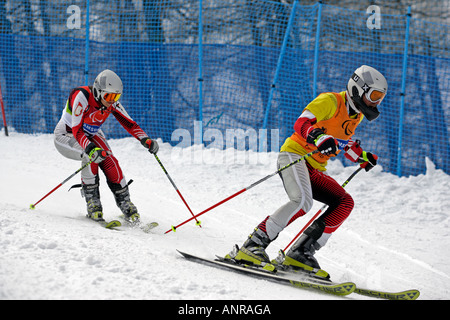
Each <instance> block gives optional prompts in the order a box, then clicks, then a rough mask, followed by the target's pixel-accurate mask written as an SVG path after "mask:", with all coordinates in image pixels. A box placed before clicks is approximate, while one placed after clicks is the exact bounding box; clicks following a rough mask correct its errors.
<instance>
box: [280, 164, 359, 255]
mask: <svg viewBox="0 0 450 320" xmlns="http://www.w3.org/2000/svg"><path fill="white" fill-rule="evenodd" d="M361 169H362V167H359V168H358V169H356V170H355V172H353V173H352V174H351V175H350V177H348V178H347V180H345V181H344V183H343V184H342V188H345V186H346V185H347V184H348V183H349V182H350V180H352V179H353V177H354V176H356V174H357V173H358V172H360V171H361ZM326 207H327V205H326V204H324V205H323V206H322V208H320V209H319V211H317V212H316V214H315V215H314V217H312V218H311V220H309V221H308V223H307V224H305V226H304V227H303V229H302V230H300V232H299V233H297V235H296V236H295V237H294V239H292V241H291V242H289V244H288V245H287V246H286V248H284V252H286V251H287V249H288V248H289V247H290V246H291V244H292V243H293V242H294V241H295V240H297V238H298V237H299V236H300V235H301V234H302V233H303V231H305V229H306V228H308V227H309V225H310V224H311V223H312V222H313V221H314V220H316V218H317V216H318V215H319V214H321V213H322V211H323V210H325V208H326Z"/></svg>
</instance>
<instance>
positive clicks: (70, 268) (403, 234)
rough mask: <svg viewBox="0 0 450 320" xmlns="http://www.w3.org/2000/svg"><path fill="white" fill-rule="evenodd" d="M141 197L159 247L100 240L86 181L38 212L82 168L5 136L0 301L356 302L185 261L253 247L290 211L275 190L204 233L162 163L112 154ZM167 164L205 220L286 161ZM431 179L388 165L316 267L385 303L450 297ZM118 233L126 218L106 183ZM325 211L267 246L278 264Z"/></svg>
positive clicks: (448, 219)
mask: <svg viewBox="0 0 450 320" xmlns="http://www.w3.org/2000/svg"><path fill="white" fill-rule="evenodd" d="M110 145H111V147H112V149H113V151H114V153H115V155H116V157H117V158H118V159H119V162H120V164H121V166H122V169H123V171H124V174H125V176H126V178H127V179H133V180H134V182H133V183H132V184H131V185H130V191H131V199H132V201H133V202H134V203H135V205H136V206H137V207H138V209H139V211H140V214H141V218H142V220H143V221H144V222H151V221H157V222H158V223H159V227H157V228H155V229H153V230H152V231H151V233H144V232H142V231H141V230H138V229H130V228H127V227H121V229H122V230H123V231H114V230H107V229H104V228H101V227H100V226H99V225H97V224H96V223H95V222H92V221H90V220H88V219H87V218H86V217H85V211H86V208H85V202H84V199H83V198H81V196H80V191H79V189H72V190H71V191H70V192H68V189H69V187H70V186H71V185H73V184H77V183H80V176H79V175H77V176H75V177H74V178H73V179H71V180H70V181H68V182H67V183H66V184H64V185H63V186H62V187H61V188H59V189H58V190H56V191H55V192H54V193H53V194H51V195H50V196H49V197H48V198H46V199H45V200H43V201H42V202H41V203H39V204H38V205H37V206H36V209H35V210H31V209H29V206H30V204H32V203H35V202H37V201H38V200H39V199H40V198H42V197H43V196H44V195H45V194H46V193H47V192H49V191H50V190H52V189H53V188H54V187H56V186H57V185H58V184H59V183H60V182H62V181H63V180H64V179H65V178H66V177H68V176H69V175H70V174H72V173H73V172H74V171H75V170H77V169H78V168H79V167H80V163H78V162H76V161H73V160H69V159H66V158H64V157H63V156H61V155H60V154H59V153H58V152H57V151H56V149H55V148H54V145H53V136H52V135H49V134H44V135H24V134H20V133H16V132H11V133H10V136H9V137H6V136H5V135H4V132H0V170H1V177H2V183H1V184H0V299H2V300H4V299H92V298H95V299H152V300H155V299H161V300H162V299H164V300H184V299H191V300H199V299H200V300H201V299H208V300H209V299H211V300H229V299H232V300H291V299H296V300H297V299H315V300H317V299H319V300H320V299H370V298H368V297H363V296H360V295H356V294H351V295H349V296H347V297H345V298H340V297H336V296H332V295H327V294H323V293H319V292H315V291H311V290H305V289H297V288H294V287H290V286H286V285H280V284H277V283H273V282H268V281H266V280H259V279H255V278H251V277H247V276H245V275H241V274H237V273H233V272H228V271H225V270H220V269H216V268H212V267H210V266H207V265H202V264H198V263H194V262H190V261H187V260H185V259H184V258H183V257H182V256H180V254H179V253H178V252H177V251H176V249H179V250H182V251H186V252H189V253H192V254H197V255H200V256H203V257H206V258H214V256H215V255H216V254H218V255H225V254H226V253H228V252H229V251H230V250H231V249H232V247H233V245H234V244H239V245H241V244H242V243H243V242H244V241H245V239H246V238H247V236H248V235H249V234H250V233H251V232H252V231H253V228H254V227H256V226H257V225H258V223H259V222H260V221H262V220H263V219H264V218H265V217H266V216H267V215H269V214H271V213H273V212H274V211H275V210H276V209H277V208H278V207H279V206H281V205H282V204H283V203H285V202H286V201H287V196H286V194H285V192H284V190H283V186H282V183H281V180H280V179H279V177H278V176H275V177H272V178H271V179H268V180H267V181H265V182H263V183H261V184H259V185H258V186H256V187H254V188H252V189H250V190H248V191H247V192H244V193H242V194H241V195H239V196H237V197H236V198H234V199H232V200H230V201H228V202H226V203H224V204H223V205H221V206H218V207H217V208H215V209H213V210H211V211H209V212H208V213H206V214H204V215H203V216H201V217H200V218H199V220H201V221H202V228H200V227H198V226H196V224H195V222H189V223H187V224H186V225H184V226H182V227H180V228H179V229H178V230H177V232H169V233H168V234H165V231H167V230H169V229H170V228H171V226H172V225H177V224H179V223H181V222H183V221H184V220H186V219H188V218H190V217H191V214H190V213H189V211H188V210H187V208H186V206H185V205H184V204H183V202H182V201H181V199H180V198H179V197H178V194H177V193H176V192H175V190H174V188H173V187H172V185H171V184H170V182H169V180H168V179H167V177H166V175H165V174H164V172H163V170H162V169H161V168H160V166H159V164H158V163H157V161H156V160H155V159H154V157H153V156H152V155H151V154H149V153H148V152H147V151H146V150H145V149H144V148H143V147H142V146H141V144H140V143H139V142H138V141H137V140H135V139H133V138H124V139H117V140H110ZM158 156H159V158H160V159H161V161H162V163H163V164H164V166H165V167H166V169H167V171H168V173H169V174H170V176H171V177H172V179H173V180H174V182H175V183H176V184H177V186H178V188H179V190H180V192H181V193H182V195H183V196H184V198H185V199H186V201H187V203H188V204H189V205H190V207H191V209H192V210H193V211H194V212H195V213H198V212H201V211H203V210H204V209H206V208H208V207H210V206H212V205H213V204H215V203H217V202H219V201H221V200H223V199H225V198H226V197H228V196H230V195H232V194H234V193H235V192H237V191H239V190H241V189H242V188H244V187H247V186H249V185H251V184H252V183H254V182H256V181H258V180H259V179H261V178H263V177H265V176H266V175H268V174H271V173H273V172H274V171H275V170H276V158H277V153H256V152H252V151H237V150H234V149H227V150H225V151H222V150H217V149H208V148H205V147H202V146H198V145H197V146H193V147H188V148H184V149H181V148H177V147H172V146H171V145H170V144H168V143H162V141H160V151H159V153H158ZM423 161H426V164H427V172H426V174H422V175H418V176H411V177H401V178H400V177H397V176H395V175H393V174H390V173H386V172H383V170H382V164H383V160H381V161H380V162H381V164H380V165H378V166H377V167H375V168H374V169H373V170H372V171H370V172H365V171H361V172H360V173H359V174H358V175H357V176H356V177H355V178H354V179H353V180H352V181H351V182H350V183H349V184H348V185H347V187H346V189H347V190H348V192H349V193H350V194H351V195H352V196H353V198H354V200H355V203H356V205H355V208H354V210H353V212H352V214H351V215H350V217H349V218H348V219H347V221H346V222H345V223H344V224H343V225H342V226H341V228H340V229H339V230H338V231H337V232H336V233H335V234H334V235H333V236H332V237H331V239H330V240H329V242H328V244H327V246H326V247H324V248H322V249H321V250H320V251H318V252H317V253H316V257H317V259H318V260H319V262H320V264H321V266H322V268H323V269H325V270H327V271H328V272H329V273H330V274H331V277H332V280H334V281H352V282H355V283H356V284H357V285H358V286H360V287H366V288H371V289H379V290H384V291H391V292H395V291H402V290H406V289H418V290H420V292H421V295H420V297H419V299H448V298H449V296H450V249H449V248H450V209H449V208H450V197H449V191H450V177H449V175H447V174H445V173H444V172H443V171H442V170H438V169H436V168H435V166H434V165H433V163H432V162H431V161H429V160H428V159H424V160H423ZM356 168H357V167H355V166H353V167H352V166H350V167H344V166H343V165H342V164H341V162H340V161H339V160H335V161H333V162H331V163H330V164H329V169H328V172H329V174H330V175H331V176H333V177H334V178H335V179H336V180H337V181H338V182H340V183H342V182H343V181H345V180H346V178H347V177H348V176H349V175H350V174H351V173H352V172H353V171H354V170H355V169H356ZM100 184H101V186H100V192H101V199H102V203H103V208H104V216H105V218H106V219H108V220H111V219H117V218H118V217H119V215H120V212H119V209H118V208H117V207H116V205H115V202H114V199H113V196H112V194H111V192H110V190H109V189H108V187H107V184H106V180H105V177H104V176H103V174H102V173H101V174H100ZM321 206H322V204H321V203H316V204H315V206H314V207H313V209H312V210H311V211H310V212H309V213H308V214H307V215H305V216H304V217H302V218H299V219H297V220H296V221H295V222H294V223H292V224H291V225H289V226H288V227H287V228H286V229H285V230H284V231H283V232H282V233H281V234H280V235H279V237H278V238H277V239H276V240H275V241H274V242H273V243H272V244H271V245H270V246H269V248H268V250H267V252H268V254H269V255H270V257H272V258H275V256H276V255H277V252H278V250H279V249H283V248H284V247H285V246H286V245H287V244H288V243H289V242H290V241H291V239H292V238H293V237H294V236H295V235H296V234H297V232H298V231H299V230H300V229H301V228H302V227H303V226H304V225H305V224H306V223H307V221H309V219H310V218H311V217H312V216H313V215H314V213H315V212H317V210H318V209H319V208H320V207H321Z"/></svg>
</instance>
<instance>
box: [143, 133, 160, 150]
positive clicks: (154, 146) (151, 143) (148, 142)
mask: <svg viewBox="0 0 450 320" xmlns="http://www.w3.org/2000/svg"><path fill="white" fill-rule="evenodd" d="M141 144H142V145H143V146H144V147H146V148H147V149H148V152H150V153H157V152H158V150H159V145H158V142H156V140H152V139H150V138H149V137H145V138H142V139H141Z"/></svg>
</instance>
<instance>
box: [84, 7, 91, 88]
mask: <svg viewBox="0 0 450 320" xmlns="http://www.w3.org/2000/svg"><path fill="white" fill-rule="evenodd" d="M89 2H90V1H89V0H86V43H85V52H84V83H85V85H86V86H88V85H89Z"/></svg>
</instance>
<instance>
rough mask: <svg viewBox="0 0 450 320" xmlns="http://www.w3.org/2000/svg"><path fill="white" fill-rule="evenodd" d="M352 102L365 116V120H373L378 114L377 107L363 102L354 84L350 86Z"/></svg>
mask: <svg viewBox="0 0 450 320" xmlns="http://www.w3.org/2000/svg"><path fill="white" fill-rule="evenodd" d="M351 100H352V102H353V103H354V105H355V107H356V108H357V109H358V110H359V111H361V112H362V114H363V115H364V116H365V117H366V119H367V120H369V121H373V120H375V119H376V118H378V116H379V115H380V111H379V110H378V108H376V107H374V108H372V107H369V106H368V105H366V104H365V103H364V100H363V98H361V97H360V96H359V92H358V88H356V86H354V87H353V88H352V97H351Z"/></svg>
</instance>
